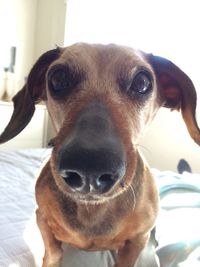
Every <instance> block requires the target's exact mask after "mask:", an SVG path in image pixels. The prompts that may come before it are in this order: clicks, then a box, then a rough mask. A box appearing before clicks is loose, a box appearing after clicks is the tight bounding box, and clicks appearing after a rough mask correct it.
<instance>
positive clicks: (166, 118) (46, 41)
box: [0, 0, 200, 172]
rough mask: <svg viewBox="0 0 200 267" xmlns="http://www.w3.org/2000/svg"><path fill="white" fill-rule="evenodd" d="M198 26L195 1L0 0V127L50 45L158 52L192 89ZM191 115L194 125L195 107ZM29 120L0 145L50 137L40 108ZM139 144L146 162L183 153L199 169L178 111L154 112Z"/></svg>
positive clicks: (168, 164)
mask: <svg viewBox="0 0 200 267" xmlns="http://www.w3.org/2000/svg"><path fill="white" fill-rule="evenodd" d="M199 25H200V16H199V1H198V0H190V1H189V0H168V1H162V0H123V1H122V0H118V1H117V0H101V1H98V0H68V1H64V0H0V35H1V41H0V98H1V101H0V121H1V123H0V130H3V128H4V126H5V125H6V123H7V121H8V118H9V116H10V115H11V113H12V105H11V103H10V100H11V98H12V96H13V95H14V94H15V93H16V92H17V91H18V90H20V89H21V87H22V86H23V84H24V81H25V78H26V77H27V75H28V73H29V71H30V68H31V67H32V65H33V64H34V62H35V61H36V60H37V58H38V57H39V56H40V55H41V54H42V53H44V52H45V51H47V50H49V49H52V48H54V47H55V45H59V46H66V45H70V44H72V43H74V42H80V41H81V42H89V43H104V44H107V43H117V44H123V45H128V46H132V47H135V48H139V49H141V50H144V51H146V52H151V53H153V54H156V55H160V56H163V57H166V58H168V59H170V60H171V61H173V62H174V63H175V64H176V65H178V66H179V67H180V68H181V69H182V70H183V71H184V72H185V73H187V74H188V76H190V78H191V79H192V80H193V82H194V85H195V86H196V90H197V92H198V94H200V73H199V72H200V68H199V62H200V51H199V47H200V39H199ZM197 118H198V121H199V123H200V108H199V105H198V108H197ZM38 121H40V122H41V123H40V124H39V123H38ZM31 123H32V124H31V125H30V126H29V128H28V127H27V128H26V129H25V130H24V131H23V132H22V133H21V134H20V135H19V137H17V138H15V139H13V140H12V141H11V142H9V143H8V144H5V145H3V146H1V149H5V150H7V149H16V148H29V147H30V148H31V147H45V146H46V144H47V141H48V139H49V138H50V137H51V136H53V129H52V126H51V124H50V122H49V118H48V115H47V114H46V109H45V107H43V106H42V105H38V107H37V109H36V113H35V116H34V118H33V119H32V122H31ZM141 150H142V152H143V154H145V157H146V159H147V161H148V162H149V164H150V166H151V167H155V168H158V169H160V170H176V166H177V164H178V161H179V160H180V159H181V158H184V159H186V160H187V161H188V162H189V164H190V165H191V167H192V169H193V171H194V172H200V148H199V147H198V146H197V145H196V144H195V143H194V142H193V141H192V140H191V138H190V137H189V134H188V133H187V130H186V127H185V125H184V123H183V121H182V119H181V115H180V114H179V113H178V112H175V111H174V112H170V111H169V110H167V109H164V108H163V109H161V110H160V111H159V113H158V114H157V116H156V119H155V120H154V122H153V123H152V125H151V127H150V129H149V130H148V132H147V133H146V134H145V136H144V138H143V141H142V142H141Z"/></svg>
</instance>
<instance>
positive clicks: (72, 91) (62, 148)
mask: <svg viewBox="0 0 200 267" xmlns="http://www.w3.org/2000/svg"><path fill="white" fill-rule="evenodd" d="M46 80H47V86H46V105H47V108H48V111H49V114H50V116H51V118H52V121H53V122H54V124H55V128H56V131H57V136H56V139H55V140H54V144H55V148H54V153H53V157H52V161H51V163H52V167H53V168H52V169H53V170H54V177H56V181H57V183H58V185H59V187H60V188H61V190H63V191H64V192H68V193H72V195H75V196H76V197H79V198H81V199H87V200H88V199H90V200H95V201H97V200H98V199H101V200H102V196H104V197H105V196H107V197H108V196H109V197H110V196H112V197H113V196H114V195H116V194H118V193H120V192H121V191H122V187H123V186H124V187H126V186H128V185H129V184H130V183H132V179H133V177H134V176H135V172H136V169H137V168H136V166H137V146H138V144H139V138H140V137H141V134H142V132H143V130H144V127H145V125H146V124H147V123H148V121H149V120H151V118H152V117H153V115H154V113H155V111H156V110H157V109H158V107H159V105H160V104H161V101H162V100H161V96H160V95H159V91H158V90H157V85H156V80H155V75H154V72H153V70H152V67H151V65H150V64H148V63H147V62H146V61H145V60H144V58H143V57H142V54H140V53H139V52H138V53H136V51H134V50H131V49H124V48H121V47H118V46H113V45H111V46H101V45H98V46H88V45H85V44H81V45H80V44H78V45H74V46H72V47H69V48H66V49H64V51H63V53H62V55H61V56H60V57H59V59H58V60H56V61H54V62H53V63H52V64H51V66H50V67H49V69H48V71H47V75H46ZM52 107H53V109H52ZM74 193H76V194H74Z"/></svg>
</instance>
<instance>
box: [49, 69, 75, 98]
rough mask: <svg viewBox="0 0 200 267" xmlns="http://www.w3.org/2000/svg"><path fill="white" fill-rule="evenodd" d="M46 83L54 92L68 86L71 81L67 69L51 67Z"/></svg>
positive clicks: (59, 91) (57, 92) (56, 92)
mask: <svg viewBox="0 0 200 267" xmlns="http://www.w3.org/2000/svg"><path fill="white" fill-rule="evenodd" d="M48 85H49V89H50V90H51V91H52V92H53V93H55V94H59V93H61V92H62V91H64V90H66V88H69V87H70V86H71V83H70V80H69V77H68V73H67V71H66V70H65V69H64V68H58V69H55V70H53V69H52V70H51V71H50V72H49V75H48Z"/></svg>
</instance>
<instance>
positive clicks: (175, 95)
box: [148, 54, 200, 145]
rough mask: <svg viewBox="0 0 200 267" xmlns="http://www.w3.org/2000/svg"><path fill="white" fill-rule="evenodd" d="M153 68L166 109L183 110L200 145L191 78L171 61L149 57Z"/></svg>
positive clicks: (190, 131)
mask: <svg viewBox="0 0 200 267" xmlns="http://www.w3.org/2000/svg"><path fill="white" fill-rule="evenodd" d="M148 60H149V63H150V64H151V66H152V67H153V69H154V71H155V74H156V77H157V82H158V86H159V88H160V91H161V92H160V93H161V96H162V97H163V98H164V102H163V103H164V104H163V106H164V107H167V108H170V109H171V110H181V113H182V117H183V119H184V121H185V124H186V126H187V129H188V131H189V133H190V136H191V137H192V138H193V140H194V141H195V142H196V143H197V144H198V145H200V129H199V127H198V125H197V121H196V117H195V113H196V102H197V96H196V91H195V88H194V85H193V83H192V81H191V80H190V78H189V77H188V76H187V75H186V74H185V73H184V72H183V71H182V70H180V69H179V68H178V67H177V66H176V65H174V64H173V63H172V62H171V61H169V60H167V59H165V58H162V57H158V56H154V55H152V54H150V55H148Z"/></svg>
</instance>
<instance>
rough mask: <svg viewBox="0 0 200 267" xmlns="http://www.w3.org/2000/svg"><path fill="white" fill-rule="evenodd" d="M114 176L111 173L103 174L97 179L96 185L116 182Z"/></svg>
mask: <svg viewBox="0 0 200 267" xmlns="http://www.w3.org/2000/svg"><path fill="white" fill-rule="evenodd" d="M116 180H117V179H116V177H115V176H114V175H112V174H103V175H101V176H100V177H99V178H98V179H97V185H102V184H109V185H113V184H114V183H115V182H116Z"/></svg>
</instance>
